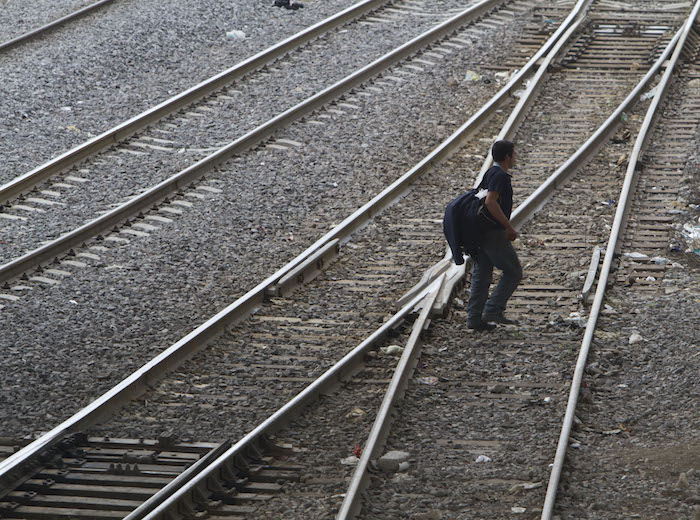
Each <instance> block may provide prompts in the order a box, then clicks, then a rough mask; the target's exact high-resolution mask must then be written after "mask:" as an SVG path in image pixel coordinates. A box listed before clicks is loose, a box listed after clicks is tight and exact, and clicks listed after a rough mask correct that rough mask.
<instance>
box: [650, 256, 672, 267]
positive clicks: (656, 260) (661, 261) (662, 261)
mask: <svg viewBox="0 0 700 520" xmlns="http://www.w3.org/2000/svg"><path fill="white" fill-rule="evenodd" d="M651 261H652V262H654V263H655V264H660V265H663V264H667V263H669V262H670V260H669V259H668V258H664V257H663V256H655V257H654V258H652V259H651Z"/></svg>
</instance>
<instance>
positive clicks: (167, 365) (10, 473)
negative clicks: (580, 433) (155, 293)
mask: <svg viewBox="0 0 700 520" xmlns="http://www.w3.org/2000/svg"><path fill="white" fill-rule="evenodd" d="M581 1H582V0H581ZM574 16H575V12H574V11H572V13H571V14H570V15H569V16H568V17H567V19H566V20H565V21H564V22H563V23H562V25H561V26H560V28H559V29H558V30H557V31H556V32H555V33H554V34H553V35H552V37H551V38H550V39H549V40H548V41H547V42H546V43H545V44H544V45H543V46H542V48H541V49H540V50H539V51H538V52H537V53H536V54H535V55H534V56H533V57H532V59H530V61H529V62H528V63H527V64H526V65H525V66H524V67H523V68H522V69H521V71H520V73H518V74H517V75H516V76H514V77H513V78H512V79H511V80H510V81H509V82H508V83H507V84H506V85H505V86H504V87H503V88H502V89H501V90H500V91H499V92H498V93H497V94H496V95H495V96H494V97H493V98H492V99H491V100H489V101H488V102H487V103H486V104H485V105H484V106H483V107H482V108H481V109H480V110H479V111H478V112H477V113H476V114H474V115H473V116H472V117H471V118H470V119H469V121H467V122H466V123H465V124H464V125H462V126H461V127H460V128H459V129H458V130H457V131H455V132H454V133H453V134H452V135H451V136H450V137H449V138H448V139H446V140H445V141H444V142H443V143H441V144H440V145H439V146H438V147H437V148H436V149H435V150H434V151H433V152H431V153H430V154H429V155H428V156H427V157H426V158H424V159H423V160H422V161H421V162H420V163H419V164H418V165H416V166H415V167H414V168H412V169H411V170H409V171H408V172H407V173H405V174H404V175H403V176H401V177H400V178H399V179H397V180H396V181H395V182H394V183H392V184H391V185H390V186H388V187H387V188H386V189H385V190H383V191H382V192H381V193H379V194H378V195H377V196H375V197H374V198H373V199H372V200H371V201H370V202H368V203H367V204H365V205H364V206H362V207H361V208H360V209H358V210H357V211H355V212H354V213H353V214H352V215H351V216H350V217H348V218H347V219H345V220H344V221H343V222H342V223H340V224H339V225H338V226H336V227H335V228H334V229H333V230H331V231H329V232H328V233H326V235H324V236H323V237H321V238H320V239H319V240H317V241H316V242H315V243H314V244H312V245H311V246H310V247H308V248H307V249H306V250H305V251H304V252H302V253H301V254H299V255H298V256H297V257H296V258H294V259H293V260H291V261H290V262H288V263H287V264H286V265H285V266H283V267H282V268H280V269H279V270H278V271H277V272H275V273H274V274H273V275H271V276H270V277H268V278H267V279H266V280H264V281H262V282H261V283H259V284H258V285H257V286H256V287H254V288H253V289H251V290H250V291H248V292H247V293H246V294H244V295H243V296H241V297H240V298H238V299H237V300H236V301H234V302H233V303H232V304H231V305H229V306H228V307H226V308H225V309H223V310H222V311H220V312H219V313H217V314H216V315H215V316H213V317H212V318H210V319H209V320H207V321H206V322H205V323H203V324H202V325H200V326H199V327H197V328H196V329H195V330H194V331H192V332H191V333H189V334H188V335H187V336H185V337H184V338H182V339H181V340H179V341H178V342H176V343H175V344H174V345H172V346H171V347H169V348H168V349H166V350H165V351H164V352H162V353H161V354H160V355H158V356H157V357H156V358H154V359H153V360H151V361H150V362H148V363H147V364H146V365H144V366H143V367H142V368H140V369H139V370H137V371H136V372H134V373H133V374H132V375H130V376H129V377H127V378H126V379H124V380H123V381H122V382H120V383H119V384H118V385H116V386H115V387H114V388H112V389H111V390H110V391H108V392H107V393H105V394H104V395H103V396H101V397H99V398H98V399H96V400H95V401H94V402H93V403H91V404H90V405H89V406H87V407H86V408H84V409H82V410H80V411H79V412H77V413H76V414H74V415H73V416H72V417H71V418H69V419H67V420H66V421H64V422H63V423H61V424H60V425H58V426H57V427H55V428H54V429H52V430H51V431H49V432H48V433H46V434H45V435H43V436H42V437H40V438H39V439H36V440H35V441H34V442H32V443H31V444H29V445H27V446H26V447H24V448H23V449H21V450H20V451H18V452H16V453H15V454H13V455H11V456H10V457H8V458H7V459H5V460H3V461H0V497H1V496H2V494H3V490H6V489H8V487H11V485H12V482H16V481H20V480H21V479H22V478H23V477H24V474H23V469H22V468H23V465H25V464H27V463H28V461H31V460H33V459H34V458H35V457H37V456H38V455H39V454H40V453H41V452H42V451H43V450H46V449H48V448H50V447H51V446H53V445H55V444H56V443H58V442H59V441H60V440H61V439H62V438H64V436H65V435H68V434H70V433H72V432H75V431H80V430H82V429H85V428H86V427H88V426H91V425H93V424H95V423H97V422H99V421H100V420H102V419H104V418H105V417H108V416H109V415H110V414H111V413H112V412H113V411H115V410H118V409H119V408H120V407H122V406H123V405H124V404H125V403H127V402H129V401H130V400H132V399H134V398H136V397H138V396H139V395H141V394H143V393H144V392H145V391H146V390H147V388H148V386H149V385H152V384H154V383H155V382H156V381H158V380H159V379H160V378H162V377H163V375H164V374H165V373H166V372H167V371H169V370H172V369H174V368H176V367H177V366H179V365H180V364H181V363H182V362H183V361H184V360H186V359H188V358H189V357H191V356H192V355H194V353H196V352H197V351H198V350H200V349H201V348H203V347H204V346H206V344H207V343H208V342H209V341H211V340H212V339H214V338H215V337H217V336H218V335H219V334H220V333H221V332H223V331H224V330H225V329H226V328H227V327H229V326H231V325H233V324H235V323H237V322H239V321H241V320H243V319H245V318H246V317H247V316H249V315H250V314H252V313H253V312H255V311H256V310H257V309H258V308H259V307H260V306H261V305H262V304H263V302H264V300H265V296H266V293H267V292H268V291H270V290H271V289H275V288H276V287H277V282H278V281H279V280H280V279H282V278H283V277H284V276H285V275H286V274H288V273H289V272H290V271H292V270H294V269H296V268H297V267H298V266H299V265H300V264H303V263H304V262H305V261H306V260H307V259H308V258H309V257H310V256H312V255H314V254H316V253H317V252H318V251H319V249H322V248H324V247H325V246H326V245H327V244H328V243H329V242H331V241H333V240H336V239H338V240H342V239H344V238H347V237H348V236H350V235H351V234H352V233H353V232H354V231H355V230H357V229H359V228H361V227H362V226H363V225H365V224H366V223H367V222H368V221H369V220H370V219H371V218H372V217H373V216H375V215H377V214H378V213H380V212H381V211H382V210H383V209H385V208H386V207H388V206H390V205H391V204H392V203H393V202H395V201H396V200H398V198H400V197H401V195H402V194H403V193H404V192H405V191H407V190H408V189H409V187H410V185H411V184H412V183H413V182H415V180H416V179H417V178H418V177H419V176H420V175H422V174H424V173H427V172H429V171H431V170H432V169H433V168H434V166H435V164H436V163H438V162H439V161H441V160H445V159H446V158H448V157H449V156H450V155H451V154H452V153H454V151H455V150H456V149H458V148H459V147H460V146H461V144H462V143H463V141H465V140H466V139H467V137H468V136H469V135H470V134H471V133H473V132H474V131H476V129H477V128H478V127H479V125H480V124H482V123H483V122H484V121H485V120H486V119H487V118H488V117H489V116H490V115H492V114H493V113H494V112H495V111H496V110H497V109H498V107H499V106H501V104H502V103H503V102H504V101H505V98H506V97H507V96H509V95H510V94H511V93H512V92H513V91H515V90H516V89H517V88H518V86H519V85H520V83H521V82H522V81H523V79H524V78H525V75H526V74H527V73H529V71H530V70H532V68H534V67H535V66H536V64H537V61H538V60H539V59H540V58H541V57H542V55H544V54H545V53H546V52H547V51H548V49H550V48H551V46H552V45H553V44H554V43H555V42H556V41H557V39H558V38H559V36H560V35H561V34H562V33H563V32H564V31H565V30H566V28H567V27H568V25H569V24H570V23H571V21H572V20H573V18H574ZM335 253H337V249H335V250H334V249H331V250H329V252H328V254H327V255H328V256H327V257H328V258H330V257H331V256H332V255H333V254H335ZM317 269H318V264H311V265H310V266H309V272H308V273H306V279H307V281H308V280H309V279H311V276H312V275H313V272H314V271H315V270H316V271H317ZM418 294H419V295H422V292H419V293H418ZM419 300H420V298H419V299H418V300H415V301H416V302H417V301H419ZM412 301H413V300H412ZM409 305H410V306H411V308H413V306H414V305H415V304H410V303H409Z"/></svg>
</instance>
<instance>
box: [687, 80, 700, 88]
mask: <svg viewBox="0 0 700 520" xmlns="http://www.w3.org/2000/svg"><path fill="white" fill-rule="evenodd" d="M688 86H689V87H700V79H691V80H690V81H689V82H688Z"/></svg>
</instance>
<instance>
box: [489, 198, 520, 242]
mask: <svg viewBox="0 0 700 520" xmlns="http://www.w3.org/2000/svg"><path fill="white" fill-rule="evenodd" d="M500 198H501V194H500V193H498V192H497V191H489V192H488V193H487V194H486V200H485V201H484V204H485V205H486V209H488V210H489V213H491V216H492V217H493V218H495V219H496V220H497V221H498V222H500V223H501V225H502V226H503V227H504V228H506V237H507V238H508V240H510V241H511V242H512V241H513V240H515V239H516V238H517V237H518V232H517V231H516V230H515V229H514V228H513V226H511V224H510V220H508V219H507V218H506V216H505V215H504V214H503V210H502V209H501V205H500V204H499V203H498V200H499V199H500Z"/></svg>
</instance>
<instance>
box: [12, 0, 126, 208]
mask: <svg viewBox="0 0 700 520" xmlns="http://www.w3.org/2000/svg"><path fill="white" fill-rule="evenodd" d="M113 1H114V0H99V1H98V2H95V3H94V4H90V5H87V6H85V7H83V8H81V9H78V10H77V11H75V12H73V13H70V14H67V15H66V16H62V17H61V18H59V19H58V20H54V21H53V22H51V23H47V24H46V25H42V26H41V27H38V28H36V29H34V30H32V31H29V32H26V33H24V34H21V35H19V36H17V37H15V38H12V39H10V40H7V41H5V42H0V52H2V51H6V50H8V49H11V48H13V47H16V46H18V45H20V44H22V43H26V42H28V41H31V40H33V39H34V38H38V37H39V36H43V35H45V34H46V33H48V32H49V31H51V30H52V29H56V28H58V27H60V26H62V25H65V24H66V23H68V22H71V21H73V20H76V19H78V18H80V17H82V16H85V15H86V14H88V13H91V12H93V11H95V10H97V9H99V8H100V7H104V6H106V5H108V4H111V3H112V2H113ZM0 200H3V199H2V197H0Z"/></svg>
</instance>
